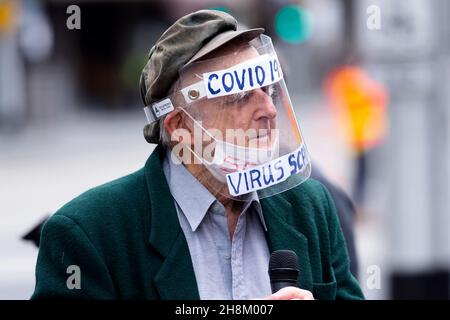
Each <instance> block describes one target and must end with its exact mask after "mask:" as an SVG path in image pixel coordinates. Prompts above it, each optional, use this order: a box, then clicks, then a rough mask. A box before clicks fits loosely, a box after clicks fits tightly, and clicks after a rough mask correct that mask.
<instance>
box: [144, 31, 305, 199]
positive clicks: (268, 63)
mask: <svg viewBox="0 0 450 320" xmlns="http://www.w3.org/2000/svg"><path fill="white" fill-rule="evenodd" d="M225 51H226V50H225ZM145 111H146V114H147V118H148V119H149V121H152V119H153V120H154V119H158V118H160V117H162V116H164V115H165V114H167V113H170V112H176V113H178V115H179V118H180V121H179V122H180V124H181V125H180V128H179V129H176V130H175V131H174V132H173V133H172V135H171V140H172V141H177V144H175V145H174V147H173V148H172V159H171V161H176V162H177V161H178V162H180V161H181V162H183V163H184V164H189V163H193V164H201V165H203V166H204V168H205V170H200V173H198V174H199V175H200V176H197V179H198V180H200V181H201V182H202V183H203V184H206V185H207V187H208V189H209V190H212V191H214V192H215V193H216V194H221V195H222V196H225V197H228V198H232V199H234V200H245V199H246V195H248V194H250V193H252V192H257V193H258V197H259V198H260V199H261V198H265V197H269V196H272V195H275V194H278V193H281V192H284V191H286V190H289V189H291V188H293V187H295V186H297V185H299V184H300V183H302V182H303V181H305V180H306V179H307V178H308V177H309V175H310V172H311V161H310V157H309V154H308V151H307V149H306V145H305V143H304V140H303V137H302V134H301V131H300V127H299V125H298V123H297V119H296V116H295V113H294V108H293V106H292V104H291V100H290V98H289V93H288V90H287V88H286V84H285V82H284V80H283V72H282V70H281V67H280V63H279V61H278V58H277V55H276V53H275V50H274V48H273V45H272V41H271V39H270V37H268V36H265V35H260V36H259V37H258V38H256V39H254V40H252V41H251V42H250V43H248V44H243V45H239V46H237V45H236V47H231V48H230V50H228V51H226V52H225V53H224V55H222V56H219V57H214V58H211V59H206V60H202V61H199V62H193V63H190V64H188V66H186V67H185V68H183V69H182V70H181V71H180V74H179V80H178V81H177V84H176V85H175V86H174V88H173V90H172V93H171V95H170V97H169V98H167V99H164V100H162V101H159V102H157V103H155V104H153V105H151V106H149V107H146V108H145Z"/></svg>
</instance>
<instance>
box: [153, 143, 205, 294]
mask: <svg viewBox="0 0 450 320" xmlns="http://www.w3.org/2000/svg"><path fill="white" fill-rule="evenodd" d="M164 156H165V151H164V149H163V148H162V147H160V146H157V147H156V149H155V150H154V151H153V153H152V155H151V156H150V158H149V159H148V161H147V163H146V165H145V177H146V180H147V185H148V191H149V198H150V209H151V217H150V219H151V221H150V224H151V228H150V237H149V242H150V244H151V245H152V246H153V247H154V248H155V249H156V250H157V251H158V252H159V253H160V254H161V256H162V257H163V258H164V262H163V264H162V266H161V268H160V270H159V272H158V273H157V274H156V276H155V278H154V282H155V286H156V288H157V290H158V293H159V295H160V296H161V299H168V300H169V299H170V300H172V299H199V293H198V288H197V282H196V280H195V274H194V268H193V266H192V260H191V256H190V254H189V248H188V245H187V242H186V239H185V237H184V234H183V231H182V229H181V227H180V223H179V221H178V216H177V212H176V209H175V206H174V203H173V198H172V196H171V194H170V189H169V186H168V185H167V182H166V178H165V176H164V172H163V170H162V166H161V163H162V161H163V158H164Z"/></svg>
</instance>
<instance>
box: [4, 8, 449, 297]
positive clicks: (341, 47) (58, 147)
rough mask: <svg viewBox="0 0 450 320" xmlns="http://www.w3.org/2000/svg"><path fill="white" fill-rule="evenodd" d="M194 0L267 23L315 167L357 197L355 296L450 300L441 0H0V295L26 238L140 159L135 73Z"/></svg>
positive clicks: (21, 267) (445, 22) (18, 293)
mask: <svg viewBox="0 0 450 320" xmlns="http://www.w3.org/2000/svg"><path fill="white" fill-rule="evenodd" d="M71 5H75V7H74V6H72V7H71ZM204 8H215V9H217V10H223V11H226V12H229V13H231V14H232V15H234V16H235V17H236V18H237V19H238V20H239V21H240V22H242V23H243V24H245V25H246V26H248V27H264V28H265V29H266V34H268V35H270V36H271V37H272V39H273V41H274V44H275V46H276V47H277V50H278V56H279V58H280V60H281V62H282V64H283V66H284V72H285V75H286V78H287V84H288V87H289V91H290V95H291V99H292V100H293V104H294V106H295V108H296V114H297V117H298V118H299V122H300V126H301V127H302V131H303V134H304V136H305V139H306V143H307V145H308V148H309V150H310V152H311V154H312V158H313V167H314V170H316V169H320V171H321V172H322V173H323V174H324V175H325V176H326V177H328V179H329V180H330V181H332V182H333V183H334V184H336V185H337V186H339V187H340V188H342V189H343V190H344V191H345V192H346V193H347V194H348V195H350V196H351V197H352V199H353V201H354V203H355V207H356V213H355V216H354V221H355V224H354V232H355V243H356V252H357V255H358V258H359V272H358V278H359V281H360V284H361V286H362V288H363V290H364V293H365V295H366V297H367V298H368V299H408V298H412V299H432V298H437V299H449V291H450V276H449V274H450V238H449V231H450V209H449V202H450V193H449V185H448V181H449V172H450V170H449V169H450V161H449V160H450V159H449V155H450V153H449V139H450V132H449V130H448V128H449V121H450V96H449V91H450V90H449V83H450V43H449V36H450V22H449V18H450V1H449V0H433V1H426V0H396V1H389V0H378V1H377V0H371V1H368V0H304V1H300V0H299V1H286V0H246V1H238V0H228V1H227V0H223V1H213V0H165V1H162V0H161V1H156V0H153V1H138V0H133V1H125V0H124V1H118V0H117V1H111V0H110V1H108V0H103V1H100V0H97V1H94V0H92V1H88V0H86V1H76V0H70V1H65V0H0V219H1V220H0V299H28V298H29V297H30V295H31V294H32V292H33V289H34V281H35V279H34V268H35V263H36V257H37V252H38V250H37V248H36V246H35V244H34V243H33V242H32V241H27V240H26V239H23V237H24V236H26V235H27V234H28V238H32V236H33V232H32V233H31V235H30V234H29V232H30V231H32V229H33V228H34V227H35V226H36V225H38V224H39V223H40V222H41V221H43V219H45V218H47V217H48V216H49V215H51V214H53V213H54V212H55V211H56V210H57V209H58V208H59V207H61V206H62V205H63V204H64V203H66V202H68V201H69V200H71V199H72V198H74V197H75V196H77V195H79V194H80V193H82V192H83V191H85V190H87V189H89V188H91V187H94V186H96V185H99V184H101V183H104V182H106V181H109V180H112V179H115V178H117V177H119V176H122V175H125V174H127V173H130V172H132V171H134V170H137V169H139V168H140V167H142V166H143V165H144V163H145V161H146V159H147V157H148V156H149V154H150V153H151V151H152V150H153V147H154V146H153V145H149V144H147V143H146V142H145V140H144V138H143V136H142V128H143V126H144V124H145V116H144V112H143V110H142V108H143V105H142V102H141V100H140V96H139V92H138V79H139V75H140V71H141V70H142V67H143V66H144V64H145V62H146V57H147V54H148V51H149V50H150V48H151V46H152V45H153V44H154V42H155V41H156V39H157V38H158V37H159V36H160V35H161V33H162V32H163V31H164V30H165V29H166V28H167V27H168V26H169V25H170V24H172V23H173V22H174V21H175V20H176V19H177V18H179V17H181V16H182V15H184V14H187V13H189V12H192V11H195V10H198V9H204ZM74 14H75V15H78V16H77V17H78V18H79V19H77V17H75V16H73V15H74ZM34 232H36V230H34ZM26 238H27V237H26Z"/></svg>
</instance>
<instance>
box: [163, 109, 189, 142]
mask: <svg viewBox="0 0 450 320" xmlns="http://www.w3.org/2000/svg"><path fill="white" fill-rule="evenodd" d="M163 124H164V128H165V129H166V131H167V133H168V134H169V136H170V139H171V141H177V142H181V141H182V140H184V139H185V138H186V137H185V136H186V135H189V133H190V132H189V130H188V129H187V128H185V126H184V119H183V116H182V113H181V111H180V110H178V109H175V110H174V111H172V112H171V113H169V114H168V115H167V116H166V117H165V118H164V123H163Z"/></svg>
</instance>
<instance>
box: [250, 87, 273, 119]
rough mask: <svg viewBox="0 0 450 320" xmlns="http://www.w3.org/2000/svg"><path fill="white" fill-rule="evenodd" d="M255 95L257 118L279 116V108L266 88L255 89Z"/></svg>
mask: <svg viewBox="0 0 450 320" xmlns="http://www.w3.org/2000/svg"><path fill="white" fill-rule="evenodd" d="M254 97H255V101H254V103H255V104H256V108H257V110H256V112H255V118H256V120H259V119H260V118H267V119H273V118H275V117H276V116H277V109H276V108H275V105H274V104H273V101H272V97H271V96H270V95H268V94H267V93H266V92H265V91H264V90H262V89H255V93H254Z"/></svg>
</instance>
